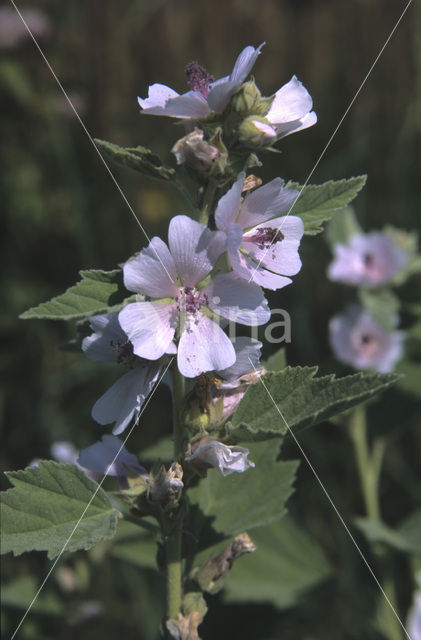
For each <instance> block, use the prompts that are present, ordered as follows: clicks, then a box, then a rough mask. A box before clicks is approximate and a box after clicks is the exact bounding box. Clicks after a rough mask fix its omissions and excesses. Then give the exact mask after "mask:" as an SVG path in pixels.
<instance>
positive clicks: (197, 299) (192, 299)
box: [183, 287, 209, 313]
mask: <svg viewBox="0 0 421 640" xmlns="http://www.w3.org/2000/svg"><path fill="white" fill-rule="evenodd" d="M183 293H184V305H185V310H186V311H187V312H188V313H195V312H196V311H199V309H200V307H201V305H202V304H204V305H207V304H208V302H209V300H208V296H207V295H206V294H205V293H201V292H200V291H197V289H193V288H192V287H185V289H184V290H183Z"/></svg>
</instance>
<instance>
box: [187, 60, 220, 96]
mask: <svg viewBox="0 0 421 640" xmlns="http://www.w3.org/2000/svg"><path fill="white" fill-rule="evenodd" d="M184 72H185V74H186V77H187V84H188V85H189V86H190V87H191V88H192V89H193V91H199V93H201V94H202V96H203V97H204V98H207V96H208V93H209V84H210V83H211V82H213V81H214V80H215V78H214V77H213V76H212V75H211V74H210V73H208V72H207V71H206V69H205V67H202V65H201V64H199V63H198V62H196V61H194V62H189V64H188V65H186V67H185V69H184Z"/></svg>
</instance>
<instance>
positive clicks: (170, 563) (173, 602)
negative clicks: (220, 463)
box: [165, 363, 184, 619]
mask: <svg viewBox="0 0 421 640" xmlns="http://www.w3.org/2000/svg"><path fill="white" fill-rule="evenodd" d="M171 374H172V383H173V429H174V459H175V460H177V462H182V459H183V452H184V426H183V422H182V414H181V412H182V404H183V398H184V377H183V376H182V375H181V373H180V372H179V371H178V368H177V364H176V363H175V365H174V367H173V369H172V372H171ZM174 515H175V520H174V522H173V524H172V526H171V527H170V528H169V531H167V532H166V541H165V555H166V564H167V585H166V587H167V619H169V618H177V617H178V614H179V613H180V609H181V599H182V586H181V585H182V566H181V565H182V559H181V533H182V529H183V519H182V517H181V513H176V514H174Z"/></svg>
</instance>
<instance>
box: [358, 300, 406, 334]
mask: <svg viewBox="0 0 421 640" xmlns="http://www.w3.org/2000/svg"><path fill="white" fill-rule="evenodd" d="M358 297H359V299H360V302H361V304H362V306H363V307H364V309H366V310H367V311H368V312H369V314H370V315H371V316H372V317H373V319H374V320H375V322H377V324H378V325H379V326H380V327H382V328H383V329H384V330H385V331H388V332H390V331H393V330H394V329H396V314H397V313H398V312H399V307H400V302H399V298H398V297H397V296H396V295H395V294H394V293H393V291H390V289H382V290H380V291H374V290H370V289H359V290H358Z"/></svg>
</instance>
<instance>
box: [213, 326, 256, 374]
mask: <svg viewBox="0 0 421 640" xmlns="http://www.w3.org/2000/svg"><path fill="white" fill-rule="evenodd" d="M234 349H235V355H236V361H235V362H234V364H233V365H231V366H230V367H228V368H227V369H222V370H220V371H218V375H220V376H221V378H223V379H224V380H235V379H236V378H239V377H240V376H242V375H243V374H244V373H248V372H249V371H252V370H254V369H257V368H258V367H260V356H261V349H262V343H261V342H259V341H258V340H254V339H253V338H249V337H248V336H239V337H238V338H236V339H235V341H234ZM250 361H251V362H250Z"/></svg>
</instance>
